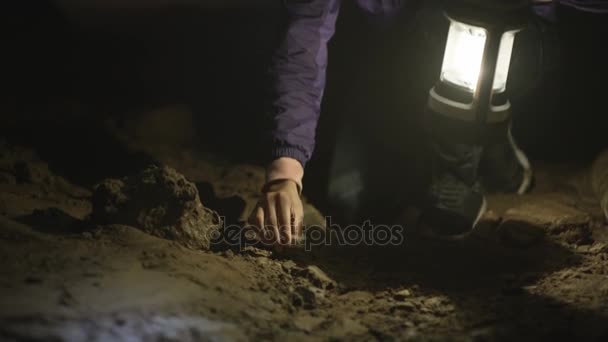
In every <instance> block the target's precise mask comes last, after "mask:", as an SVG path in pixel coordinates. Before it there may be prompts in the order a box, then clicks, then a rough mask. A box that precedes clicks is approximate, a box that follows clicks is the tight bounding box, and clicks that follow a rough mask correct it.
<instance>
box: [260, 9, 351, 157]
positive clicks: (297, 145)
mask: <svg viewBox="0 0 608 342" xmlns="http://www.w3.org/2000/svg"><path fill="white" fill-rule="evenodd" d="M284 3H285V7H286V11H287V16H288V18H287V19H288V24H287V29H286V31H285V36H284V37H283V40H282V43H281V45H280V47H279V49H278V50H277V52H276V54H275V58H274V61H273V67H272V75H273V78H274V84H273V90H274V98H273V103H272V112H271V115H272V131H271V134H272V139H273V147H272V151H271V153H272V155H271V158H272V159H276V158H280V157H291V158H294V159H296V160H298V161H299V162H300V163H301V164H302V166H304V165H305V164H306V162H307V161H308V160H309V159H310V157H311V155H312V152H313V149H314V145H315V131H316V128H317V121H318V119H319V113H320V110H321V99H322V97H323V91H324V89H325V71H326V69H327V43H328V41H329V40H330V39H331V37H332V35H333V34H334V31H335V23H336V18H337V16H338V12H339V7H340V0H285V1H284Z"/></svg>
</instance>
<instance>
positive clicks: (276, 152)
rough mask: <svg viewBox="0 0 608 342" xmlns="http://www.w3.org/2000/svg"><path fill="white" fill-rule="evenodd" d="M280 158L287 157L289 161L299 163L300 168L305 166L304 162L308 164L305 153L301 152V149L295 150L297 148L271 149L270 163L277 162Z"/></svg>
mask: <svg viewBox="0 0 608 342" xmlns="http://www.w3.org/2000/svg"><path fill="white" fill-rule="evenodd" d="M282 157H288V158H291V159H295V160H297V161H298V162H300V165H301V166H302V168H304V167H305V166H306V162H308V159H309V158H308V156H307V155H306V153H304V151H302V150H301V149H299V148H297V147H293V146H275V147H274V148H272V150H271V154H270V158H271V159H270V162H272V161H274V160H277V159H279V158H282Z"/></svg>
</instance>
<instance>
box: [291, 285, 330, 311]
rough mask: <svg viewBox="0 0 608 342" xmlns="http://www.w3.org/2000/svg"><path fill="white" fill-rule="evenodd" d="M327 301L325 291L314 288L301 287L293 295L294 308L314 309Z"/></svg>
mask: <svg viewBox="0 0 608 342" xmlns="http://www.w3.org/2000/svg"><path fill="white" fill-rule="evenodd" d="M324 301H325V291H324V290H322V289H320V288H317V287H314V286H299V287H297V288H296V289H295V290H294V292H293V294H292V303H293V305H294V306H301V307H304V308H305V309H312V308H315V307H317V306H318V305H319V304H322V303H323V302H324Z"/></svg>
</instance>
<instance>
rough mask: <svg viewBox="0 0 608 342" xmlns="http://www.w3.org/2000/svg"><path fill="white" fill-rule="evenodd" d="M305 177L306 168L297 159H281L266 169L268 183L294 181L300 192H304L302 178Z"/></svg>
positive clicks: (274, 161)
mask: <svg viewBox="0 0 608 342" xmlns="http://www.w3.org/2000/svg"><path fill="white" fill-rule="evenodd" d="M303 177H304V167H302V164H301V163H300V162H299V161H297V160H296V159H293V158H289V157H280V158H277V159H275V160H273V161H272V162H271V163H270V164H269V165H268V167H267V168H266V183H267V184H268V183H271V182H276V181H279V180H290V181H293V182H294V183H295V184H296V185H297V187H298V192H300V193H301V192H302V178H303Z"/></svg>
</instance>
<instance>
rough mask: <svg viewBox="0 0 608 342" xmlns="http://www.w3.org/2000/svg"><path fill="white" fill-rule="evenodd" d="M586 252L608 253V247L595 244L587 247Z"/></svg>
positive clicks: (602, 244)
mask: <svg viewBox="0 0 608 342" xmlns="http://www.w3.org/2000/svg"><path fill="white" fill-rule="evenodd" d="M588 251H589V253H591V254H600V253H608V246H607V245H606V244H604V243H595V244H593V245H592V246H591V247H589V250H588Z"/></svg>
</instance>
